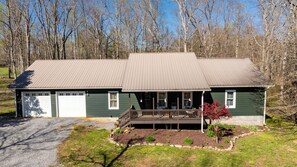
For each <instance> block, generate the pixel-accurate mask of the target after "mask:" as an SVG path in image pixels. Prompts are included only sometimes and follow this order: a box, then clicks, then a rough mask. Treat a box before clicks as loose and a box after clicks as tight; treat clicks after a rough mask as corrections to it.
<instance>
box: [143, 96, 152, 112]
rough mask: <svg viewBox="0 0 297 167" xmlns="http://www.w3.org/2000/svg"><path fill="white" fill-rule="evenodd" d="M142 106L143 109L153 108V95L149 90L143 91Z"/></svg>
mask: <svg viewBox="0 0 297 167" xmlns="http://www.w3.org/2000/svg"><path fill="white" fill-rule="evenodd" d="M144 108H145V109H152V108H153V95H152V93H151V92H146V93H144Z"/></svg>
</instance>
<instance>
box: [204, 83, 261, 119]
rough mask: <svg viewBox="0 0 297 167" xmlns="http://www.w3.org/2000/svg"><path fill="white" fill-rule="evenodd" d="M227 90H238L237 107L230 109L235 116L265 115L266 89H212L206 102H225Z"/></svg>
mask: <svg viewBox="0 0 297 167" xmlns="http://www.w3.org/2000/svg"><path fill="white" fill-rule="evenodd" d="M225 90H236V108H234V109H229V110H230V112H231V114H232V115H234V116H248V115H250V116H252V115H253V116H255V115H263V105H264V90H263V89H252V88H228V89H212V91H211V92H210V95H207V94H206V100H205V102H209V103H211V102H212V101H218V102H219V103H220V104H222V105H224V104H225Z"/></svg>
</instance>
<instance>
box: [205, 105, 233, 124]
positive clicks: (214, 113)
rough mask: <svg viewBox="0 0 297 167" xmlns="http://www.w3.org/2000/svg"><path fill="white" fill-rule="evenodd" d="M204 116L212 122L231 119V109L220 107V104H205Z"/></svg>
mask: <svg viewBox="0 0 297 167" xmlns="http://www.w3.org/2000/svg"><path fill="white" fill-rule="evenodd" d="M203 115H204V116H207V117H208V118H209V119H211V120H216V119H220V118H221V117H231V114H230V112H229V109H228V108H227V107H226V106H223V107H220V103H219V102H213V103H212V104H209V103H204V104H203Z"/></svg>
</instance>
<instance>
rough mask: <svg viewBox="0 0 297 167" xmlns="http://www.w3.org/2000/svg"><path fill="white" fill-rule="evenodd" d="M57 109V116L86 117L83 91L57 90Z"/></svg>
mask: <svg viewBox="0 0 297 167" xmlns="http://www.w3.org/2000/svg"><path fill="white" fill-rule="evenodd" d="M57 109H58V115H59V117H86V96H85V92H84V91H72V92H69V91H67V92H57Z"/></svg>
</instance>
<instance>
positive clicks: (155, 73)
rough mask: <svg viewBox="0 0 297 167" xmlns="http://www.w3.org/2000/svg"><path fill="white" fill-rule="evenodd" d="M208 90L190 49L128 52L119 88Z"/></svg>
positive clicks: (125, 89) (138, 89)
mask: <svg viewBox="0 0 297 167" xmlns="http://www.w3.org/2000/svg"><path fill="white" fill-rule="evenodd" d="M204 90H205V91H208V90H210V87H209V85H208V83H207V81H206V79H205V77H204V75H203V73H202V70H201V69H200V65H199V63H198V62H197V58H196V56H195V54H194V53H131V54H130V56H129V60H128V62H127V66H126V72H125V76H124V79H123V87H122V91H123V92H143V91H145V92H152V91H204Z"/></svg>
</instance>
